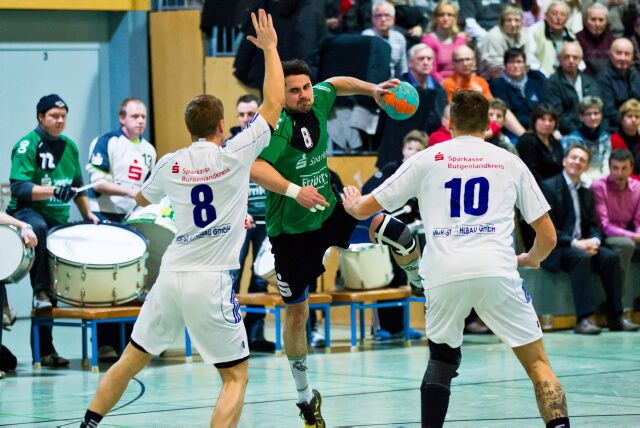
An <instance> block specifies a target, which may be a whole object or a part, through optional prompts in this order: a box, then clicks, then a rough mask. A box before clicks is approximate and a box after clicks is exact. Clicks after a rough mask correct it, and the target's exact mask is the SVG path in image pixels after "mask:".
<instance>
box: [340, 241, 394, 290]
mask: <svg viewBox="0 0 640 428" xmlns="http://www.w3.org/2000/svg"><path fill="white" fill-rule="evenodd" d="M338 251H339V257H338V258H339V266H340V275H341V276H342V280H343V281H344V287H345V288H348V289H350V290H372V289H376V288H382V287H385V286H387V285H389V283H391V280H392V279H393V267H392V266H391V261H390V260H389V248H388V247H387V246H386V245H378V244H351V245H349V248H348V249H344V248H339V249H338Z"/></svg>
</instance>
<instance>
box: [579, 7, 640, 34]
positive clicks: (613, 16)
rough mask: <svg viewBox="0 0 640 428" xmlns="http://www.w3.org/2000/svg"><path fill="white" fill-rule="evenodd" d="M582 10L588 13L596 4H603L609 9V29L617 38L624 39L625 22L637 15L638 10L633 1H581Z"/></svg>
mask: <svg viewBox="0 0 640 428" xmlns="http://www.w3.org/2000/svg"><path fill="white" fill-rule="evenodd" d="M581 2H582V10H583V11H586V10H587V9H588V8H589V7H591V6H592V5H593V4H594V3H602V4H604V5H605V6H606V7H607V21H608V22H609V29H610V30H611V32H612V33H613V36H614V37H615V38H618V37H622V36H624V35H625V34H627V32H626V31H625V21H627V20H628V18H629V17H630V16H631V17H632V19H633V16H635V15H637V13H638V10H637V6H636V4H635V2H634V1H633V0H627V1H625V0H581Z"/></svg>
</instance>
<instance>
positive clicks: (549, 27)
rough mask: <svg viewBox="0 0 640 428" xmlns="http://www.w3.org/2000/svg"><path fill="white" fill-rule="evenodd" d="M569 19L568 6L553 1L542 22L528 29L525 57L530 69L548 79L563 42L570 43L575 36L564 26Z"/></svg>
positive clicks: (556, 61)
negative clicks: (539, 72)
mask: <svg viewBox="0 0 640 428" xmlns="http://www.w3.org/2000/svg"><path fill="white" fill-rule="evenodd" d="M568 17H569V6H567V4H566V3H565V2H564V1H561V0H554V1H553V2H552V3H551V4H550V5H549V8H548V9H547V11H546V12H545V15H544V21H541V22H536V23H535V24H533V25H532V26H531V27H529V33H528V37H529V39H528V40H527V57H529V64H530V66H531V68H532V69H534V70H540V71H541V72H542V73H543V74H544V75H545V76H547V77H549V76H550V75H551V74H552V73H553V71H554V69H555V67H556V66H557V65H558V54H559V53H560V50H561V49H562V45H563V43H564V42H572V41H574V40H575V36H574V34H573V32H572V31H570V30H569V29H567V27H566V26H565V25H566V23H567V19H568Z"/></svg>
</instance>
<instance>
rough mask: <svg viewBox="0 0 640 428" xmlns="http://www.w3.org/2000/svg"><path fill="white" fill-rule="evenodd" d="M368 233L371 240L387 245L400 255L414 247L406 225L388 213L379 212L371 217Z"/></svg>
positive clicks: (409, 251) (405, 254) (407, 252)
mask: <svg viewBox="0 0 640 428" xmlns="http://www.w3.org/2000/svg"><path fill="white" fill-rule="evenodd" d="M370 234H371V238H372V239H371V240H372V241H374V242H376V243H378V244H385V245H387V246H389V248H390V249H391V251H393V252H394V253H396V254H398V255H400V256H407V255H409V254H410V253H411V252H412V251H413V250H414V248H415V247H416V241H415V239H413V235H412V234H411V231H410V230H409V228H408V227H407V225H406V224H404V223H403V222H401V221H400V220H397V219H395V218H393V217H391V216H390V215H388V214H380V215H377V216H376V217H375V218H374V219H373V221H372V222H371V230H370Z"/></svg>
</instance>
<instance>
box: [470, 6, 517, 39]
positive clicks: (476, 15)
mask: <svg viewBox="0 0 640 428" xmlns="http://www.w3.org/2000/svg"><path fill="white" fill-rule="evenodd" d="M509 3H510V2H509V0H464V1H461V2H460V14H461V15H462V19H463V20H464V24H465V26H464V28H465V32H466V33H468V34H469V35H470V36H471V37H473V38H474V39H477V40H479V39H481V38H482V37H484V36H486V35H487V31H489V30H490V29H491V28H493V27H495V26H496V25H498V22H499V21H500V13H501V12H502V8H503V7H504V6H506V5H508V4H509Z"/></svg>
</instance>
